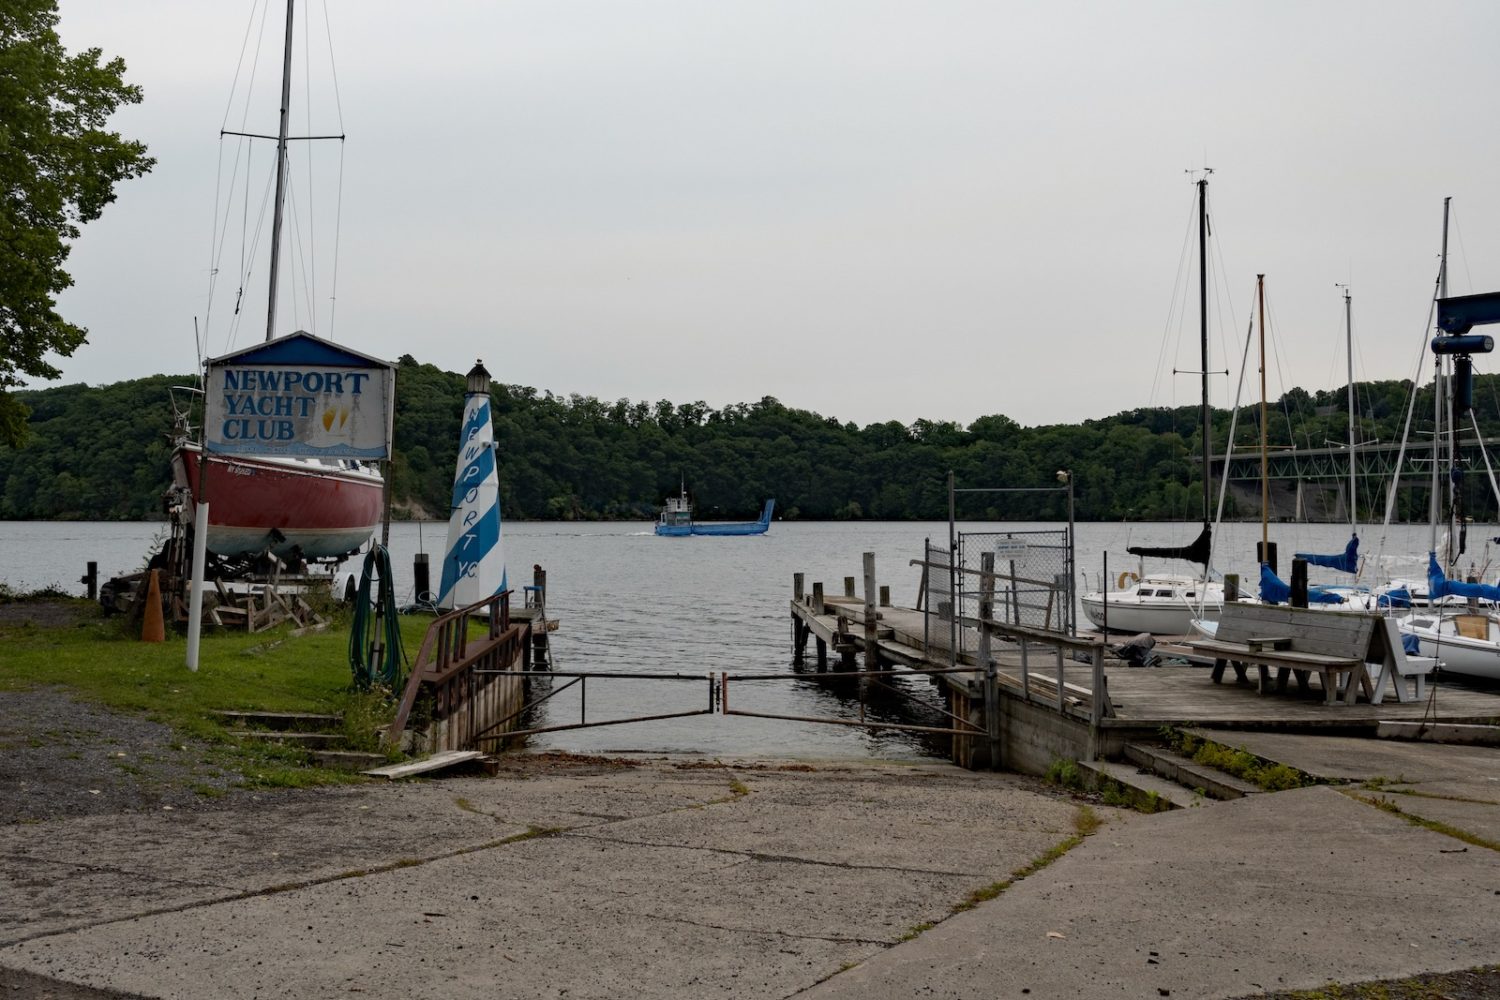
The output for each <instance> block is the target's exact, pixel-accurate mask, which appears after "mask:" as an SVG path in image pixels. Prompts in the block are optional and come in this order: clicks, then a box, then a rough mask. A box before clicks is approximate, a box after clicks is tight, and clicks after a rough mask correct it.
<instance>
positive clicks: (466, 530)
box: [437, 392, 507, 610]
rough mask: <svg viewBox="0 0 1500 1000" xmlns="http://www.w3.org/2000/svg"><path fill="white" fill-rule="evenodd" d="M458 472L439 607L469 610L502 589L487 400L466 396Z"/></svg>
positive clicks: (497, 484)
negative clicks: (467, 608)
mask: <svg viewBox="0 0 1500 1000" xmlns="http://www.w3.org/2000/svg"><path fill="white" fill-rule="evenodd" d="M458 440H459V445H458V470H457V472H456V473H455V475H454V477H453V501H452V513H451V514H450V515H449V517H448V548H447V552H446V554H445V555H444V556H443V582H442V584H441V585H440V586H439V587H438V601H437V604H438V607H439V608H442V609H444V610H453V609H454V608H462V607H467V606H468V605H470V604H474V603H476V602H478V601H482V600H484V599H485V598H487V597H491V596H493V595H495V594H498V593H500V592H501V591H502V590H505V589H506V582H507V581H506V577H505V547H504V544H503V539H502V538H501V536H500V476H499V474H498V472H497V471H496V469H495V431H494V428H493V427H492V426H491V424H490V397H489V393H487V392H483V393H480V392H471V393H468V394H467V395H466V396H465V397H464V426H463V431H462V432H461V433H460V435H459V439H458Z"/></svg>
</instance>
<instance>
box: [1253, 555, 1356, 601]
mask: <svg viewBox="0 0 1500 1000" xmlns="http://www.w3.org/2000/svg"><path fill="white" fill-rule="evenodd" d="M1260 599H1261V600H1262V601H1265V602H1266V603H1267V604H1286V603H1288V602H1289V601H1291V599H1292V588H1291V587H1289V586H1288V585H1287V584H1285V583H1284V582H1282V579H1281V577H1279V576H1277V575H1276V574H1275V573H1273V572H1271V567H1269V566H1267V565H1266V564H1265V563H1261V564H1260ZM1307 603H1308V604H1343V603H1344V599H1343V598H1342V597H1340V596H1339V595H1338V594H1329V593H1325V592H1324V591H1322V590H1320V589H1319V588H1317V587H1308V588H1307Z"/></svg>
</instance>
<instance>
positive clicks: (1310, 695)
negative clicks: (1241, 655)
mask: <svg viewBox="0 0 1500 1000" xmlns="http://www.w3.org/2000/svg"><path fill="white" fill-rule="evenodd" d="M853 584H854V581H853V578H846V580H845V586H844V593H843V594H842V595H839V596H825V595H824V593H823V588H822V585H821V584H814V585H813V587H812V588H811V591H810V592H808V591H805V590H804V588H803V586H802V578H801V575H800V574H799V575H798V577H797V578H796V580H795V581H794V587H793V590H794V596H793V599H792V601H791V605H790V611H791V616H792V620H793V632H794V640H795V647H796V655H797V659H798V660H799V662H800V661H801V660H802V659H803V657H804V656H805V655H806V656H808V658H809V659H815V662H814V663H811V664H809V665H808V669H809V670H813V671H818V672H822V671H828V672H831V673H835V674H837V673H846V672H849V671H854V670H856V669H858V666H857V664H859V662H860V661H863V669H864V670H897V671H900V670H903V669H911V670H922V669H942V668H948V667H950V665H955V666H959V667H964V666H967V667H971V668H973V669H971V670H967V671H960V672H954V673H945V674H934V675H928V676H929V678H930V680H931V681H932V683H934V684H937V685H940V686H941V687H942V688H943V689H944V691H945V692H946V694H947V696H948V707H949V710H950V711H951V712H952V713H953V715H954V716H955V717H959V718H963V717H967V718H969V719H970V720H971V721H972V723H973V725H974V726H975V727H976V731H977V732H979V733H981V734H982V735H979V736H974V737H971V736H955V737H954V759H955V761H957V762H958V763H961V764H964V765H965V766H971V767H972V766H985V765H986V764H987V763H988V755H987V753H986V748H985V744H986V742H987V740H989V741H993V742H992V743H991V749H990V752H994V753H998V754H999V757H1000V759H1001V760H1002V761H1004V762H1005V764H1006V766H1007V767H1011V768H1013V769H1018V770H1028V771H1037V770H1045V767H1046V766H1047V763H1048V762H1049V761H1050V760H1052V759H1056V758H1058V757H1068V758H1070V759H1094V758H1096V757H1103V756H1117V755H1118V753H1119V752H1120V751H1121V750H1122V749H1123V747H1124V745H1125V744H1126V743H1128V742H1131V741H1135V740H1141V739H1150V738H1153V737H1155V736H1156V735H1157V734H1158V733H1159V732H1160V730H1161V729H1162V728H1163V727H1172V726H1192V727H1196V728H1203V729H1236V730H1246V729H1254V730H1275V731H1282V732H1304V733H1338V734H1341V735H1353V736H1357V735H1368V736H1372V737H1373V736H1374V735H1375V734H1376V731H1377V729H1378V724H1379V723H1381V722H1426V723H1429V724H1437V723H1443V724H1450V723H1454V724H1479V723H1489V724H1493V723H1494V720H1495V719H1500V689H1494V688H1489V689H1486V688H1484V687H1480V686H1474V685H1470V684H1467V683H1465V682H1463V681H1461V680H1458V679H1455V678H1453V677H1451V676H1443V675H1441V674H1438V675H1435V676H1434V677H1433V678H1432V679H1431V680H1430V682H1429V684H1428V689H1427V693H1426V696H1425V697H1423V698H1422V699H1421V700H1419V701H1408V702H1398V701H1395V700H1394V699H1393V698H1389V697H1388V699H1387V700H1385V701H1384V702H1383V703H1381V704H1371V703H1369V701H1368V700H1367V699H1364V698H1361V699H1360V700H1358V701H1357V703H1355V704H1344V703H1343V702H1339V703H1337V704H1332V705H1330V704H1325V702H1324V698H1323V692H1322V691H1321V690H1319V689H1318V688H1317V686H1316V685H1314V686H1313V688H1312V690H1310V691H1298V690H1296V689H1295V688H1294V689H1290V690H1287V691H1285V692H1273V693H1268V694H1262V693H1260V692H1259V690H1258V688H1257V686H1256V685H1255V684H1254V683H1243V682H1241V683H1236V682H1235V681H1233V680H1232V678H1226V680H1225V682H1224V683H1215V682H1214V681H1213V680H1212V676H1211V675H1212V670H1211V669H1210V666H1211V665H1210V664H1209V663H1208V662H1207V661H1202V660H1199V661H1198V662H1192V661H1191V660H1190V658H1189V657H1188V655H1186V654H1188V652H1189V651H1188V650H1187V649H1186V647H1185V646H1181V645H1172V644H1170V643H1167V642H1164V643H1161V644H1159V645H1158V647H1157V648H1156V650H1155V651H1156V652H1157V653H1158V654H1160V655H1161V656H1162V657H1163V659H1162V663H1161V665H1159V666H1154V667H1132V666H1129V665H1128V664H1127V663H1126V662H1125V661H1123V660H1121V659H1118V658H1117V657H1115V656H1114V655H1113V653H1112V652H1111V650H1110V646H1109V644H1108V643H1107V641H1106V640H1105V639H1104V638H1103V637H1102V636H1099V635H1097V634H1093V633H1088V634H1084V635H1081V636H1078V637H1070V636H1067V635H1065V634H1063V633H1057V632H1049V631H1045V630H1042V629H1033V628H1027V627H1023V626H1016V625H1009V624H1006V623H1003V622H994V621H978V620H966V621H965V622H964V623H963V624H964V626H965V628H964V629H962V630H956V629H954V628H953V623H952V622H951V621H950V620H949V619H947V618H943V617H940V616H939V615H938V614H936V613H933V614H930V615H929V614H928V613H926V612H925V611H924V610H923V609H921V608H905V607H896V606H892V605H891V604H889V603H888V600H884V599H882V597H881V596H877V595H883V594H884V593H885V591H884V590H883V589H878V588H876V586H875V584H874V573H873V560H872V559H869V558H867V565H866V579H865V584H866V586H865V593H864V595H863V596H855V594H854V585H853ZM955 631H958V632H959V634H960V635H965V634H966V635H967V641H966V642H965V641H963V640H961V642H960V645H961V646H963V647H965V648H962V649H961V650H960V651H959V653H958V654H957V655H955V654H953V653H952V652H951V649H952V645H953V643H952V635H953V633H954V632H955ZM976 631H979V632H980V633H981V634H982V633H984V632H988V633H989V642H990V655H989V660H990V661H991V662H993V664H994V679H995V688H996V689H997V694H998V697H996V696H990V697H992V698H995V700H996V702H997V703H996V704H994V706H993V707H992V708H991V706H990V705H988V704H987V703H986V701H985V698H986V692H985V687H986V674H987V672H986V671H985V670H984V669H982V668H981V667H980V666H979V661H980V659H981V653H982V650H981V649H976V648H975V647H976V645H978V644H977V643H976V641H975V636H976ZM809 640H812V641H813V642H814V643H815V646H816V649H815V650H814V651H812V652H811V655H809V651H807V649H806V646H807V644H808V641H809ZM983 641H984V640H983V638H981V639H980V643H982V642H983ZM1096 689H1099V695H1100V696H1099V697H1098V698H1096V697H1095V693H1096ZM990 717H994V721H993V722H992V721H991V718H990ZM985 734H987V735H985Z"/></svg>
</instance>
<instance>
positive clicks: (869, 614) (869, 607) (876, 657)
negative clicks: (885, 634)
mask: <svg viewBox="0 0 1500 1000" xmlns="http://www.w3.org/2000/svg"><path fill="white" fill-rule="evenodd" d="M864 561H865V669H866V670H879V669H880V643H879V641H878V640H877V639H876V636H877V634H878V633H877V632H876V630H875V553H873V552H866V553H865V555H864Z"/></svg>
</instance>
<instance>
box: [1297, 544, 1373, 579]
mask: <svg viewBox="0 0 1500 1000" xmlns="http://www.w3.org/2000/svg"><path fill="white" fill-rule="evenodd" d="M1296 558H1298V559H1305V560H1307V563H1308V565H1309V566H1323V567H1326V568H1327V569H1336V570H1341V571H1342V572H1345V573H1357V572H1359V536H1358V535H1351V536H1350V538H1349V544H1348V545H1346V546H1344V551H1343V552H1340V553H1338V554H1337V555H1331V556H1322V555H1318V554H1317V553H1315V552H1298V553H1296Z"/></svg>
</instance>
